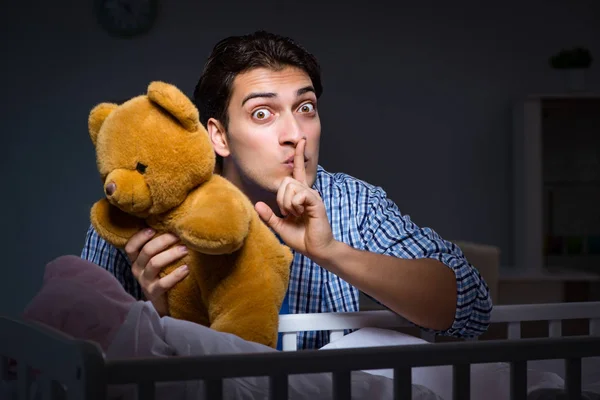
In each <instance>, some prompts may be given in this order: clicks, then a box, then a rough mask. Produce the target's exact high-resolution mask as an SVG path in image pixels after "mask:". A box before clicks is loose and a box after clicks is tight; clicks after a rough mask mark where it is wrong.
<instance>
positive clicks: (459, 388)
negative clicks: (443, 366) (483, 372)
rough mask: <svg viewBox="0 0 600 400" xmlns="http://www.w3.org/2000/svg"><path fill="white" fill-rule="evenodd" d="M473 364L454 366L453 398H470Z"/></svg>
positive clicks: (462, 399) (455, 399) (456, 399)
mask: <svg viewBox="0 0 600 400" xmlns="http://www.w3.org/2000/svg"><path fill="white" fill-rule="evenodd" d="M470 396H471V365H470V364H454V365H453V366H452V398H453V399H454V400H469V399H470V398H471V397H470Z"/></svg>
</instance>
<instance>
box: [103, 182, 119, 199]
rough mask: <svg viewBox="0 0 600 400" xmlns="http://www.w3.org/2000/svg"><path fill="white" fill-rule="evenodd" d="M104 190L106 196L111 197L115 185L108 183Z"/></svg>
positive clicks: (115, 188) (115, 187)
mask: <svg viewBox="0 0 600 400" xmlns="http://www.w3.org/2000/svg"><path fill="white" fill-rule="evenodd" d="M105 190H106V194H107V195H109V196H112V195H113V193H114V192H115V190H117V185H116V184H115V183H114V182H110V183H109V184H108V185H106V188H105Z"/></svg>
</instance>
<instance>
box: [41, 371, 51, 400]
mask: <svg viewBox="0 0 600 400" xmlns="http://www.w3.org/2000/svg"><path fill="white" fill-rule="evenodd" d="M39 379H40V386H41V392H42V400H53V399H54V393H53V392H52V390H53V386H52V379H50V377H49V376H48V375H47V374H44V373H42V374H41V375H40V376H39Z"/></svg>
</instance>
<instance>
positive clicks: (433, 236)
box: [81, 166, 492, 349]
mask: <svg viewBox="0 0 600 400" xmlns="http://www.w3.org/2000/svg"><path fill="white" fill-rule="evenodd" d="M313 188H314V189H315V190H317V191H318V192H319V193H320V195H321V197H322V199H323V202H324V203H325V207H326V209H327V214H328V217H329V222H330V223H331V228H332V230H333V235H334V237H335V238H336V239H337V240H339V241H342V242H345V243H347V244H349V245H350V246H353V247H355V248H357V249H360V250H366V251H371V252H375V253H379V254H386V255H392V256H396V257H401V258H424V257H429V258H435V259H437V260H440V261H441V262H442V263H444V264H445V265H447V266H448V267H449V268H451V269H452V270H453V271H454V273H455V275H456V283H457V287H458V290H457V293H458V301H457V308H456V315H455V320H454V323H453V325H452V327H451V328H450V329H448V330H446V331H432V330H429V329H426V330H427V331H429V332H435V333H437V334H439V335H445V336H457V337H469V336H477V335H479V334H481V333H483V332H485V330H486V329H487V326H488V324H489V319H490V313H491V309H492V302H491V298H490V294H489V289H488V287H487V285H486V283H485V282H484V280H483V279H482V278H481V276H480V274H479V272H478V271H477V269H475V268H474V267H473V266H472V265H471V264H470V263H469V262H468V261H467V260H466V258H465V257H464V255H463V254H462V252H461V250H460V249H459V248H458V247H457V246H456V245H454V244H452V243H450V242H448V241H445V240H443V239H442V238H441V237H440V236H439V235H438V234H437V233H435V232H434V231H433V230H431V229H429V228H420V227H418V226H417V225H415V224H414V223H413V222H412V221H411V220H410V218H409V216H408V215H402V214H401V213H400V211H399V210H398V208H397V206H396V205H395V204H394V203H393V202H392V201H391V200H389V199H388V198H387V197H386V193H385V192H384V191H383V190H382V189H381V188H379V187H375V186H372V185H370V184H368V183H365V182H363V181H361V180H358V179H356V178H353V177H351V176H349V175H346V174H342V173H329V172H327V171H325V170H324V169H323V168H322V167H320V166H319V167H318V171H317V179H316V182H315V184H314V186H313ZM81 257H82V258H84V259H87V260H89V261H91V262H94V263H96V264H98V265H100V266H102V267H104V268H106V269H107V270H108V271H109V272H111V273H112V274H113V275H114V276H115V277H116V278H117V279H118V280H119V281H120V282H121V284H122V285H123V286H124V288H125V290H126V291H127V292H128V293H130V294H131V295H132V296H134V297H135V298H137V299H141V298H142V291H141V289H140V286H139V284H138V282H137V281H136V280H135V279H134V277H133V275H132V273H131V268H130V264H129V261H128V259H127V255H126V254H125V252H124V251H123V250H122V249H116V248H114V247H112V246H111V245H109V244H107V243H106V242H105V241H104V240H103V239H101V238H100V237H99V236H98V234H97V233H96V232H95V231H94V229H93V228H92V227H91V226H90V228H89V230H88V232H87V236H86V242H85V246H84V248H83V251H82V254H81ZM358 295H359V293H358V290H357V289H356V288H355V287H353V286H351V285H349V284H348V283H347V282H345V281H343V280H342V279H340V278H339V277H338V276H336V275H334V274H333V273H331V272H329V271H327V270H326V269H324V268H321V267H320V266H319V265H317V264H315V263H314V262H312V261H311V260H310V259H308V258H307V257H305V256H303V255H302V254H299V253H295V256H294V261H293V263H292V269H291V275H290V282H289V288H288V301H289V312H290V313H296V314H297V313H315V312H319V313H320V312H354V311H358V310H359V304H358V298H359V297H358ZM328 342H329V332H304V333H300V334H299V335H298V348H299V349H313V348H320V347H321V346H324V345H325V344H327V343H328Z"/></svg>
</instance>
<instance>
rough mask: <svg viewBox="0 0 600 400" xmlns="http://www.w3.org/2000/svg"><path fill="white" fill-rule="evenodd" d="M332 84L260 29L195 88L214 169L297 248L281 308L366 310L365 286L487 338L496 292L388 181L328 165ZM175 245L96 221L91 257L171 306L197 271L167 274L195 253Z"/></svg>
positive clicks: (421, 320) (219, 52) (411, 310)
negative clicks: (323, 137)
mask: <svg viewBox="0 0 600 400" xmlns="http://www.w3.org/2000/svg"><path fill="white" fill-rule="evenodd" d="M322 90H323V89H322V85H321V78H320V69H319V65H318V63H317V61H316V59H315V58H314V57H313V56H312V55H311V54H310V53H308V52H307V51H305V50H304V49H303V48H301V47H300V46H298V45H297V44H295V43H294V42H292V41H291V40H290V39H287V38H282V37H280V36H277V35H273V34H269V33H266V32H256V33H254V34H252V35H247V36H241V37H231V38H227V39H225V40H223V41H221V42H220V43H218V44H217V45H216V46H215V48H214V49H213V53H212V54H211V56H210V57H209V60H208V62H207V64H206V66H205V68H204V71H203V73H202V76H201V78H200V80H199V82H198V85H197V87H196V90H195V93H194V102H195V104H196V105H197V107H198V109H199V111H200V118H201V120H202V123H203V125H204V126H205V127H206V128H207V131H208V133H209V135H210V138H211V140H212V143H213V146H214V150H215V152H216V153H217V157H218V163H217V169H218V170H217V171H216V172H218V173H220V174H221V175H223V176H224V177H225V178H227V179H228V180H230V181H231V182H233V183H234V184H235V185H236V186H238V187H239V188H240V189H241V190H242V191H243V192H244V193H246V195H247V196H248V197H249V198H250V200H252V202H253V203H254V204H255V205H256V211H257V212H258V213H259V215H260V216H261V218H262V219H263V220H264V221H265V222H266V223H267V224H268V225H269V226H270V227H271V228H272V230H273V231H274V232H275V233H276V234H277V235H278V236H279V237H280V239H281V240H282V241H283V242H285V243H286V244H287V245H288V246H290V247H291V248H292V249H293V250H294V252H295V257H294V261H293V263H292V266H291V268H292V269H291V276H290V284H289V289H288V296H287V297H286V300H285V302H284V309H283V310H282V312H291V313H310V312H338V311H339V312H352V311H358V290H361V291H363V292H364V293H366V294H367V295H369V296H371V297H372V298H374V299H375V300H377V301H378V302H380V303H382V304H384V305H385V306H386V307H388V308H389V309H391V310H393V311H395V312H396V313H398V314H400V315H402V316H404V317H405V318H406V319H408V320H409V321H411V322H413V323H414V324H416V325H418V326H420V327H422V328H423V329H426V330H428V331H433V332H436V333H438V334H443V335H453V336H463V337H467V336H477V335H479V334H481V333H482V332H484V331H485V330H486V329H487V326H488V323H489V316H490V312H491V308H492V304H491V299H490V295H489V290H488V287H487V285H486V284H485V282H484V281H483V279H482V278H481V276H480V275H479V273H478V271H477V270H476V269H475V268H474V267H473V266H472V265H471V264H470V263H469V262H468V261H467V260H466V259H465V257H464V256H463V254H462V252H461V251H460V249H459V248H458V247H457V246H455V245H453V244H452V243H449V242H447V241H445V240H443V239H442V238H441V237H440V236H439V235H438V234H436V233H435V232H434V231H432V230H431V229H428V228H419V227H418V226H417V225H415V224H414V223H413V222H412V221H411V220H410V219H409V217H408V216H406V215H402V214H401V213H400V211H399V210H398V208H397V206H396V205H395V204H394V203H393V202H392V201H391V200H389V199H387V197H386V194H385V192H384V191H383V190H382V189H381V188H378V187H375V186H372V185H369V184H367V183H365V182H362V181H360V180H357V179H355V178H353V177H351V176H348V175H346V174H341V173H335V174H334V173H329V172H327V171H325V170H324V169H323V168H321V167H320V166H319V165H318V157H319V139H320V134H321V125H320V120H319V113H318V107H317V100H318V98H319V97H320V95H321V93H322ZM177 242H178V238H177V237H175V236H173V235H171V234H163V235H159V236H156V237H155V235H154V233H153V232H148V231H143V232H139V233H138V234H137V235H135V236H134V237H133V238H132V239H131V240H130V241H129V243H128V244H127V246H126V247H125V249H124V252H123V251H122V250H117V249H114V248H112V247H111V246H109V245H107V244H106V243H105V242H104V241H102V240H101V239H100V238H99V237H98V236H97V234H96V233H95V232H94V230H93V228H91V227H90V229H89V231H88V235H87V239H86V245H85V248H84V250H83V252H82V257H83V258H85V259H88V260H90V261H92V262H95V263H97V264H99V265H101V266H103V267H105V268H106V269H108V270H109V271H110V272H112V273H113V274H114V275H115V276H116V277H117V278H118V279H119V280H120V281H121V282H122V283H123V285H124V286H125V288H126V290H128V291H129V292H130V293H131V294H133V295H134V296H135V297H137V298H140V297H141V293H140V290H141V291H142V292H143V295H144V296H145V298H147V299H148V300H151V301H152V303H153V304H154V306H155V307H156V308H157V310H158V311H159V313H161V314H165V313H167V312H168V311H167V307H166V300H165V292H166V291H167V290H168V289H169V288H171V287H173V285H175V284H177V282H179V281H180V280H181V279H183V278H184V277H185V276H186V275H187V272H186V271H185V269H184V268H183V269H180V270H179V271H177V272H174V273H172V274H170V275H168V276H166V277H164V278H162V279H159V278H158V272H159V271H160V270H161V268H163V267H164V266H166V265H168V264H169V263H171V262H173V261H177V260H179V259H180V258H181V257H183V255H184V254H185V251H186V250H185V247H182V246H177V245H176V244H177ZM133 278H135V280H134V279H133ZM285 308H287V310H286V309H285ZM328 337H329V335H328V332H306V333H303V334H301V335H299V338H298V347H299V348H319V347H321V346H323V345H325V344H326V343H327V342H328Z"/></svg>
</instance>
